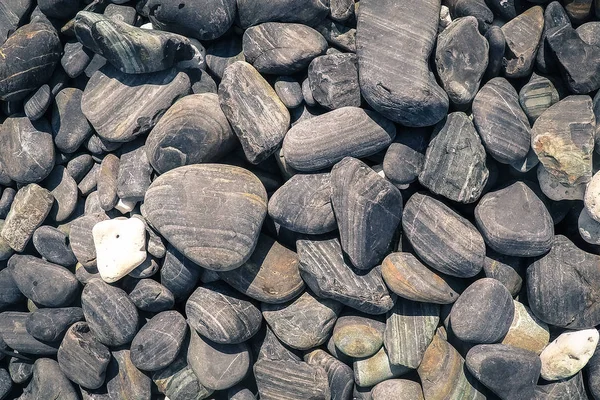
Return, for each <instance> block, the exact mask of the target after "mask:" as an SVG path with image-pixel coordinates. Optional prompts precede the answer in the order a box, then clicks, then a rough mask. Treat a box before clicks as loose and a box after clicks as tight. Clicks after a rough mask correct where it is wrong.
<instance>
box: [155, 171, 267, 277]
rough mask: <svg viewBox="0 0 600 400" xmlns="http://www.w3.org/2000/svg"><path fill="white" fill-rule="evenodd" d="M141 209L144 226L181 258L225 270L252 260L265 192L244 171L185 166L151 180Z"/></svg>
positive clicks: (264, 205) (265, 206) (202, 265)
mask: <svg viewBox="0 0 600 400" xmlns="http://www.w3.org/2000/svg"><path fill="white" fill-rule="evenodd" d="M225 202H226V203H225ZM167 205H168V206H167ZM144 208H145V213H146V217H147V220H148V222H149V223H150V224H151V225H152V226H153V227H154V228H155V229H156V230H157V231H158V232H159V233H160V234H161V235H162V236H163V237H164V238H165V239H166V240H167V241H168V242H169V243H171V244H172V245H173V246H174V247H175V248H177V249H178V250H179V251H181V252H182V253H183V255H185V256H186V257H187V258H189V259H190V260H192V261H193V262H195V263H196V264H198V265H200V266H201V267H204V268H208V269H211V270H215V271H228V270H232V269H235V268H238V267H239V266H241V265H242V264H243V263H244V262H246V261H247V260H248V259H249V258H250V255H251V254H252V251H253V250H254V247H255V246H256V242H257V239H258V234H259V231H260V228H261V225H262V222H263V220H264V218H265V215H266V213H267V194H266V191H265V188H264V187H263V185H262V183H261V182H260V181H259V180H258V178H256V176H255V175H254V174H252V173H251V172H249V171H247V170H245V169H243V168H240V167H235V166H231V165H224V164H223V165H221V164H196V165H187V166H184V167H179V168H176V169H174V170H171V171H169V172H167V173H165V174H163V175H161V176H159V177H158V178H157V179H155V180H154V182H152V185H150V188H149V189H148V191H147V192H146V196H145V200H144ZM215 221H218V225H219V231H218V232H215V231H214V224H215ZM192 231H193V235H191V234H190V232H192Z"/></svg>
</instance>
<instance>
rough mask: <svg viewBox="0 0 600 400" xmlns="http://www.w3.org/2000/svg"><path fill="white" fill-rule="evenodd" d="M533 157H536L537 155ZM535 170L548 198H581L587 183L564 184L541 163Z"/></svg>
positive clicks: (555, 199) (557, 199) (556, 199)
mask: <svg viewBox="0 0 600 400" xmlns="http://www.w3.org/2000/svg"><path fill="white" fill-rule="evenodd" d="M535 157H536V159H537V156H535ZM536 172H537V178H538V182H539V184H540V189H541V190H542V192H543V193H544V194H545V195H546V197H548V198H549V199H550V200H554V201H561V200H583V198H584V196H585V189H586V186H587V183H580V184H576V185H571V184H569V183H567V184H564V183H562V182H561V181H560V178H557V177H556V176H555V175H553V174H552V173H550V172H549V171H548V170H547V169H546V168H545V167H544V165H543V164H541V163H540V164H539V165H538V166H537V170H536Z"/></svg>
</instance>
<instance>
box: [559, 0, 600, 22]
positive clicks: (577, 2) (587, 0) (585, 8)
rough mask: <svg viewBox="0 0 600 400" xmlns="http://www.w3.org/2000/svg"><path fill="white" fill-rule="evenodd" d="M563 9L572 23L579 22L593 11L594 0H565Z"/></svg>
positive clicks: (588, 16)
mask: <svg viewBox="0 0 600 400" xmlns="http://www.w3.org/2000/svg"><path fill="white" fill-rule="evenodd" d="M564 3H565V11H566V12H567V15H568V16H569V18H570V19H571V21H572V22H573V23H574V24H581V23H582V22H585V21H586V20H588V19H589V18H590V17H591V15H592V13H593V11H592V7H593V4H592V3H594V0H566V1H565V2H564Z"/></svg>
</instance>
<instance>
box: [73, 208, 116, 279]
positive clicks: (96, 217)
mask: <svg viewBox="0 0 600 400" xmlns="http://www.w3.org/2000/svg"><path fill="white" fill-rule="evenodd" d="M107 219H109V218H108V216H107V215H106V214H105V213H96V214H86V215H82V216H81V217H78V218H76V219H74V220H73V221H71V222H70V224H69V225H70V231H69V241H70V244H71V250H73V254H74V255H75V258H77V261H79V262H80V263H81V265H82V266H83V267H85V268H93V269H95V268H96V245H95V244H94V237H93V236H92V228H93V227H94V225H96V224H97V223H98V222H100V221H105V220H107Z"/></svg>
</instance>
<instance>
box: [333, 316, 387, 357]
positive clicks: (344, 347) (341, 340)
mask: <svg viewBox="0 0 600 400" xmlns="http://www.w3.org/2000/svg"><path fill="white" fill-rule="evenodd" d="M384 331H385V323H384V322H382V321H380V320H379V319H374V318H370V317H369V316H368V315H362V314H356V313H352V314H346V315H342V316H341V317H340V318H338V320H337V321H336V323H335V327H334V329H333V335H332V336H331V338H332V340H333V343H334V344H335V349H336V351H338V352H342V353H343V354H344V355H346V356H348V357H354V358H364V357H371V356H372V355H374V354H375V353H377V352H378V351H379V349H381V346H383V334H384Z"/></svg>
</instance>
